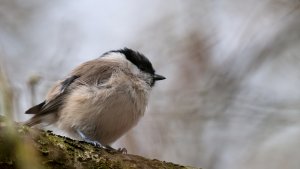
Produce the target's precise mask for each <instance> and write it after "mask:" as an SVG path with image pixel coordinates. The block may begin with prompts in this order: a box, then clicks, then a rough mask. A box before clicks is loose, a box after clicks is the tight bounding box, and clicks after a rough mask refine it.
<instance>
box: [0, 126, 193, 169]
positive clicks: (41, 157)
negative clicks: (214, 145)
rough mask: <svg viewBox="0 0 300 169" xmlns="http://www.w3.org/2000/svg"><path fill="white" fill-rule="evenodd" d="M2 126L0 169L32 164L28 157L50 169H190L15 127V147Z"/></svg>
mask: <svg viewBox="0 0 300 169" xmlns="http://www.w3.org/2000/svg"><path fill="white" fill-rule="evenodd" d="M4 123H5V121H2V122H1V121H0V168H1V169H13V168H23V167H25V166H24V165H23V167H22V166H20V165H19V164H18V163H20V164H26V162H25V163H24V160H26V159H28V161H32V160H33V159H30V158H31V157H34V160H35V163H39V164H35V165H34V166H40V167H42V168H51V169H53V168H59V169H64V168H65V169H69V168H84V169H92V168H93V169H94V168H111V169H118V168H139V169H141V168H146V169H147V168H163V169H169V168H172V169H177V168H178V169H179V168H180V169H184V168H189V169H191V168H192V167H186V166H181V165H177V164H173V163H169V162H163V161H159V160H150V159H147V158H144V157H141V156H137V155H131V154H121V153H119V152H112V151H107V150H104V149H101V148H98V147H94V146H93V145H91V144H88V143H85V142H82V141H76V140H72V139H70V138H67V137H62V136H58V135H55V134H53V133H52V132H50V131H42V130H38V129H32V128H28V127H27V126H22V125H19V124H16V127H15V129H16V132H17V134H18V139H20V140H22V141H17V142H18V144H19V145H16V143H17V142H16V141H14V140H11V139H10V137H9V136H8V135H7V133H6V132H3V131H4V129H5V124H4ZM20 142H21V144H20ZM16 147H19V148H16ZM20 147H21V148H20ZM22 147H23V148H22ZM20 150H21V151H20ZM17 153H18V154H17ZM20 158H22V159H20ZM24 158H25V159H24ZM31 163H32V162H31ZM29 166H31V167H32V166H33V165H30V164H29ZM25 168H27V167H25ZM36 168H38V167H36Z"/></svg>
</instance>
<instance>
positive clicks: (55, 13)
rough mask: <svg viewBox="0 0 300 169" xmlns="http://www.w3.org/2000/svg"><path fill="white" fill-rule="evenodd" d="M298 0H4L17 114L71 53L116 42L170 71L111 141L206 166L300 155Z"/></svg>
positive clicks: (0, 58) (76, 57) (279, 163)
mask: <svg viewBox="0 0 300 169" xmlns="http://www.w3.org/2000/svg"><path fill="white" fill-rule="evenodd" d="M299 7H300V1H299V0H243V1H239V0H223V1H217V0H214V1H211V0H201V1H199V0H185V1H183V0H181V1H180V0H164V1H159V0H152V1H146V0H127V1H120V0H119V1H118V0H111V1H102V0H99V1H98V0H77V1H76V2H75V1H70V0H53V1H47V0H40V1H36V0H27V1H22V0H0V66H1V67H2V69H5V71H6V73H7V75H8V77H9V80H10V82H11V85H12V86H11V87H12V88H13V91H14V93H13V94H14V107H15V111H14V112H15V114H14V119H15V120H16V121H24V120H26V119H28V118H29V115H24V111H25V110H26V109H27V108H29V107H30V106H31V105H32V104H36V103H39V102H41V101H43V99H44V96H45V94H46V92H47V90H48V89H49V87H50V86H51V85H52V84H53V83H54V82H55V81H56V80H58V79H60V78H62V77H64V76H65V75H66V74H67V73H68V72H69V71H70V70H71V69H72V68H74V67H75V66H77V65H78V64H80V63H82V62H84V61H87V60H90V59H94V58H96V57H98V56H100V55H101V54H102V53H104V52H106V51H109V50H112V49H119V48H123V47H125V46H126V47H129V48H133V49H136V50H138V51H140V52H142V53H144V54H145V55H146V56H147V57H148V58H150V60H151V61H152V62H153V65H154V67H155V68H156V70H157V72H159V73H160V74H162V75H164V76H166V77H167V80H165V81H162V82H160V83H158V84H157V85H156V86H155V88H154V89H153V92H152V95H151V99H150V103H149V106H148V110H147V112H146V113H145V117H144V118H143V119H142V120H141V121H140V123H139V124H138V125H137V126H136V127H135V128H134V129H132V130H131V131H130V132H129V133H128V134H126V135H125V136H124V137H122V138H121V139H120V140H119V141H118V142H116V143H115V144H114V145H113V146H114V147H116V148H118V147H126V148H127V150H128V152H129V153H130V154H137V155H142V156H145V157H149V158H156V159H160V160H166V161H171V162H175V163H180V164H184V165H190V166H195V167H202V168H205V169H241V168H243V169H248V168H249V169H250V168H251V169H253V168H255V169H265V168H273V169H282V168H285V169H298V168H299V166H300V160H299V158H300V151H299V150H298V148H299V146H300V90H299V87H300V69H299V65H300V19H299V18H300V8H299Z"/></svg>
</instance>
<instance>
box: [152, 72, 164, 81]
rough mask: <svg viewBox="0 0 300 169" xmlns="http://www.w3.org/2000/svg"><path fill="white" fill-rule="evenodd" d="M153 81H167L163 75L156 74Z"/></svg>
mask: <svg viewBox="0 0 300 169" xmlns="http://www.w3.org/2000/svg"><path fill="white" fill-rule="evenodd" d="M153 79H154V80H155V81H157V80H164V79H166V78H165V77H164V76H162V75H158V74H155V75H154V76H153Z"/></svg>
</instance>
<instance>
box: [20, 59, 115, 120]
mask: <svg viewBox="0 0 300 169" xmlns="http://www.w3.org/2000/svg"><path fill="white" fill-rule="evenodd" d="M114 64H115V63H107V62H105V61H101V60H99V59H96V60H92V61H88V62H85V63H83V64H81V65H80V66H78V67H77V68H76V69H74V70H73V71H72V72H71V74H70V75H69V77H68V78H66V79H64V80H63V81H60V82H58V83H57V84H56V85H54V86H53V87H52V89H50V91H49V92H48V95H47V98H46V100H45V101H44V102H42V103H40V104H38V105H36V106H33V107H32V108H30V109H28V110H27V111H26V112H25V114H36V115H42V114H48V113H51V112H55V111H57V110H58V109H59V108H60V107H61V106H62V105H63V104H64V101H65V99H66V97H67V96H68V95H69V93H70V92H72V90H73V89H75V88H76V87H78V86H81V85H98V84H101V83H105V82H106V81H107V80H108V79H109V78H110V77H111V75H112V73H113V71H114V69H113V67H115V66H114Z"/></svg>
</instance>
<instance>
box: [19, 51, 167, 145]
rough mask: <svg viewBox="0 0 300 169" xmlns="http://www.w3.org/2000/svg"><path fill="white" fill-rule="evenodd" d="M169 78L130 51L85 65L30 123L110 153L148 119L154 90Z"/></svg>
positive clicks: (56, 89)
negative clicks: (148, 108)
mask: <svg viewBox="0 0 300 169" xmlns="http://www.w3.org/2000/svg"><path fill="white" fill-rule="evenodd" d="M164 79H165V77H164V76H161V75H158V74H156V73H155V70H154V68H153V67H152V64H151V62H150V61H149V60H148V59H147V58H146V57H145V56H144V55H143V54H141V53H139V52H137V51H134V50H132V49H128V48H124V49H119V50H112V51H109V52H106V53H104V54H103V55H102V56H100V57H99V58H97V59H94V60H90V61H87V62H85V63H82V64H81V65H79V66H78V67H76V68H75V69H74V70H72V71H71V73H70V74H69V75H68V76H67V77H66V78H64V79H63V80H60V81H58V82H56V83H55V84H54V85H53V87H52V88H51V89H50V90H49V92H48V94H47V96H46V99H45V101H43V102H42V103H40V104H38V105H36V106H33V107H31V108H30V109H28V110H27V111H26V112H25V114H34V116H33V117H32V118H31V119H29V120H28V121H26V122H25V124H26V125H28V126H34V125H37V124H46V125H54V126H56V127H57V128H59V129H61V130H62V131H64V132H66V133H67V134H68V135H69V136H71V137H72V138H75V139H80V140H84V141H86V142H89V143H92V144H94V145H96V146H99V147H103V148H108V149H110V148H111V147H110V145H111V144H112V143H113V142H115V141H116V140H117V139H118V138H120V137H121V136H122V135H123V134H124V133H126V132H127V131H128V130H130V129H131V128H132V127H134V126H135V125H136V124H137V123H138V121H139V120H140V118H141V117H142V116H143V115H144V112H145V110H146V106H147V103H148V98H149V94H150V91H151V89H152V87H153V86H154V84H155V82H156V81H158V80H164Z"/></svg>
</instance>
